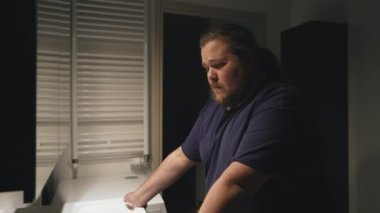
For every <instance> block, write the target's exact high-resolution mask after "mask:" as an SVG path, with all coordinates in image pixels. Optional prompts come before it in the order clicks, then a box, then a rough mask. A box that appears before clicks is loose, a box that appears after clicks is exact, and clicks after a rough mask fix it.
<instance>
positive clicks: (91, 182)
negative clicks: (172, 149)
mask: <svg viewBox="0 0 380 213" xmlns="http://www.w3.org/2000/svg"><path fill="white" fill-rule="evenodd" d="M145 179H146V176H144V175H131V176H108V177H107V176H106V177H91V178H79V179H67V180H63V181H62V182H61V183H60V184H59V186H58V190H57V196H59V197H57V198H55V199H60V200H61V201H63V202H64V203H71V202H82V201H94V200H104V199H118V198H123V197H124V195H125V194H126V193H127V192H131V191H134V190H135V189H136V188H137V187H138V186H139V185H140V184H142V183H143V181H144V180H145ZM53 202H54V201H53ZM149 203H163V200H162V197H161V196H160V195H157V196H155V197H154V198H153V199H152V200H151V201H149Z"/></svg>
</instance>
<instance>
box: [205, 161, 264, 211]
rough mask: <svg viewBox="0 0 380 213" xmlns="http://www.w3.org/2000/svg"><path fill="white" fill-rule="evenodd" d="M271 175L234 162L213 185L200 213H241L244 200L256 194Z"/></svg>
mask: <svg viewBox="0 0 380 213" xmlns="http://www.w3.org/2000/svg"><path fill="white" fill-rule="evenodd" d="M269 178H270V175H267V174H264V173H262V172H261V171H259V170H255V169H253V168H251V167H249V166H247V165H245V164H242V163H239V162H236V161H235V162H233V163H231V165H230V166H229V167H228V168H227V169H226V170H225V171H224V172H223V174H222V175H221V176H220V177H219V179H218V180H217V181H216V182H215V183H214V184H213V185H212V187H211V189H210V191H209V192H208V193H207V195H206V198H205V200H204V201H203V204H202V206H201V208H200V210H199V213H222V212H239V206H241V205H240V204H241V203H240V202H241V201H242V199H243V198H244V197H245V196H247V195H249V194H253V193H255V192H256V191H257V190H258V189H259V188H260V187H261V186H262V185H263V184H264V183H265V182H266V181H267V180H268V179H269Z"/></svg>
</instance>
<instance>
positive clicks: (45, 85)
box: [36, 0, 70, 198]
mask: <svg viewBox="0 0 380 213" xmlns="http://www.w3.org/2000/svg"><path fill="white" fill-rule="evenodd" d="M36 10H37V11H36V15H37V85H36V87H37V100H36V105H37V106H36V161H37V162H36V167H37V168H36V198H37V197H38V196H39V195H40V192H41V190H42V188H43V187H44V185H45V183H46V180H47V179H48V177H49V175H50V174H51V172H52V170H53V169H54V166H55V164H56V162H57V161H58V159H59V157H60V154H61V153H62V152H63V150H64V149H65V148H68V146H69V144H70V143H69V141H70V0H59V1H57V0H55V1H53V0H39V1H37V7H36Z"/></svg>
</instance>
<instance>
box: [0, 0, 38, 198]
mask: <svg viewBox="0 0 380 213" xmlns="http://www.w3.org/2000/svg"><path fill="white" fill-rule="evenodd" d="M2 16H4V17H2V18H1V20H2V23H3V24H2V25H1V28H2V29H1V32H2V33H1V34H2V42H3V45H2V49H1V50H2V53H3V54H2V55H3V57H2V59H1V61H2V62H1V66H2V67H1V71H2V72H1V79H2V82H1V92H2V97H1V99H2V101H1V102H2V103H1V108H2V113H3V118H2V123H3V125H2V126H3V127H2V131H1V132H2V135H1V137H2V142H1V149H0V150H1V151H0V152H1V153H0V162H1V167H0V168H1V175H0V191H1V192H4V191H16V190H23V191H24V202H32V201H33V199H34V194H35V175H36V173H35V166H36V164H35V162H36V161H35V152H36V150H35V117H36V115H35V111H36V106H35V104H36V20H35V17H36V16H35V0H28V1H22V2H19V1H6V3H5V4H3V6H2Z"/></svg>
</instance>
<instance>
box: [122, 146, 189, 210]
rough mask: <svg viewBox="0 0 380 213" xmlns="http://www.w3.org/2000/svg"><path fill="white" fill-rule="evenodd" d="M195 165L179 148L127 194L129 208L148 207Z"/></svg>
mask: <svg viewBox="0 0 380 213" xmlns="http://www.w3.org/2000/svg"><path fill="white" fill-rule="evenodd" d="M194 165H195V162H194V161H191V160H190V159H188V158H187V157H186V155H185V154H184V153H183V152H182V148H181V147H179V148H177V149H176V150H174V151H173V152H172V153H170V154H169V155H168V156H167V157H166V158H165V160H164V161H163V162H162V163H161V164H160V166H159V167H158V168H157V169H156V170H155V171H154V172H153V174H152V175H151V176H150V177H149V178H148V179H147V180H146V181H145V182H144V183H143V184H142V185H141V186H140V187H139V188H138V189H137V190H136V191H135V192H130V193H127V194H126V195H125V196H124V201H125V202H126V203H127V206H128V207H129V208H133V207H143V206H146V204H147V203H148V201H149V200H150V199H152V198H153V197H154V196H155V195H156V194H158V193H159V192H161V191H162V190H164V189H165V188H167V187H168V186H170V185H171V184H173V183H174V182H175V181H176V180H177V179H178V178H179V177H181V176H182V175H183V174H184V173H185V172H186V171H187V170H188V169H190V168H191V167H192V166H194Z"/></svg>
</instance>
